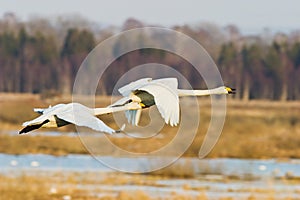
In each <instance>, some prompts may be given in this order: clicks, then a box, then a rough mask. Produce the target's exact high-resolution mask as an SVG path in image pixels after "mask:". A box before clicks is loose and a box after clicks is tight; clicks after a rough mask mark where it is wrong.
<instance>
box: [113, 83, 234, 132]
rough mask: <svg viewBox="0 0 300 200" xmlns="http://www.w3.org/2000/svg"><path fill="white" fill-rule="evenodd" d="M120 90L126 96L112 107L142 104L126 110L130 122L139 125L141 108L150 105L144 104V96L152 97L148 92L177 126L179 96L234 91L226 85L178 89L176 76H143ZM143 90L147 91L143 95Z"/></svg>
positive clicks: (171, 123) (168, 120)
mask: <svg viewBox="0 0 300 200" xmlns="http://www.w3.org/2000/svg"><path fill="white" fill-rule="evenodd" d="M118 91H119V92H120V93H121V94H122V95H123V96H124V97H123V98H122V99H120V100H118V101H117V102H115V103H114V104H112V105H111V106H110V107H116V106H118V105H126V103H128V102H137V103H139V104H140V108H139V109H137V110H127V111H125V113H126V117H127V119H128V122H129V123H131V124H133V125H138V122H139V120H140V115H141V110H142V109H143V108H145V107H149V106H145V105H144V104H143V98H145V97H146V98H150V97H147V95H146V94H147V93H148V95H149V96H153V98H154V102H153V104H152V105H154V104H155V105H156V106H157V108H158V111H159V112H160V114H161V116H162V118H163V119H164V120H165V122H166V124H170V125H171V126H176V125H177V124H178V123H179V97H183V96H206V95H213V94H230V93H234V90H233V89H231V88H229V87H225V86H221V87H218V88H214V89H208V90H183V89H178V81H177V79H176V78H162V79H156V80H152V78H143V79H139V80H137V81H134V82H131V83H129V84H127V85H125V86H123V87H121V88H120V89H119V90H118ZM141 92H145V93H144V94H143V95H142V96H141V94H140V93H141ZM150 106H151V105H150Z"/></svg>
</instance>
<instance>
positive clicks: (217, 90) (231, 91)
mask: <svg viewBox="0 0 300 200" xmlns="http://www.w3.org/2000/svg"><path fill="white" fill-rule="evenodd" d="M211 94H235V89H233V88H230V87H226V86H221V87H218V88H215V89H212V90H211Z"/></svg>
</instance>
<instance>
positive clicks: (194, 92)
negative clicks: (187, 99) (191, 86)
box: [177, 87, 226, 97]
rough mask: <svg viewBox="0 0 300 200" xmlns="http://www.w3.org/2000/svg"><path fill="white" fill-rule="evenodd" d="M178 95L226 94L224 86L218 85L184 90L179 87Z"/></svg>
mask: <svg viewBox="0 0 300 200" xmlns="http://www.w3.org/2000/svg"><path fill="white" fill-rule="evenodd" d="M177 91H178V96H180V97H182V96H207V95H211V94H226V90H224V87H218V88H214V89H209V90H182V89H178V90H177Z"/></svg>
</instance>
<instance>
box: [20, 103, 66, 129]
mask: <svg viewBox="0 0 300 200" xmlns="http://www.w3.org/2000/svg"><path fill="white" fill-rule="evenodd" d="M68 105H69V104H57V105H55V106H53V107H49V108H34V111H35V110H36V109H38V110H37V111H36V112H38V111H40V112H42V113H40V112H38V113H40V114H42V115H41V116H39V117H37V118H35V119H33V120H31V121H27V122H24V123H23V124H22V126H32V125H38V124H41V123H43V122H44V121H45V120H47V119H49V118H50V117H53V116H54V115H55V114H56V113H58V112H61V110H63V109H64V108H65V107H66V106H68Z"/></svg>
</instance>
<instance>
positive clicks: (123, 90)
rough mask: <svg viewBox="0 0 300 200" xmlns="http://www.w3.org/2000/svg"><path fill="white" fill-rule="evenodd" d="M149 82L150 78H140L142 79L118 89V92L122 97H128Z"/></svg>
mask: <svg viewBox="0 0 300 200" xmlns="http://www.w3.org/2000/svg"><path fill="white" fill-rule="evenodd" d="M151 81H152V78H142V79H139V80H137V81H133V82H131V83H129V84H127V85H125V86H123V87H121V88H119V89H118V91H119V92H120V93H121V94H122V95H123V96H124V97H128V96H129V95H130V93H131V92H132V91H134V90H137V89H139V88H140V87H142V86H145V85H147V84H149V83H150V82H151Z"/></svg>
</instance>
